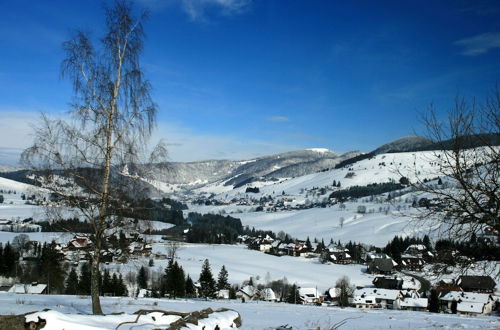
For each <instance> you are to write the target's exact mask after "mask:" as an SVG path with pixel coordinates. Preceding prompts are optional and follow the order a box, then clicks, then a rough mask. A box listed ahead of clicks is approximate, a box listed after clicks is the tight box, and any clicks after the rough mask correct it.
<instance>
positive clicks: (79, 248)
mask: <svg viewBox="0 0 500 330" xmlns="http://www.w3.org/2000/svg"><path fill="white" fill-rule="evenodd" d="M125 239H126V240H127V241H128V242H127V245H126V248H125V249H123V250H122V249H120V248H117V247H112V246H111V245H110V244H107V245H108V246H107V247H106V248H104V249H102V251H101V255H102V257H101V260H102V261H103V262H119V263H120V262H121V263H125V262H127V260H128V259H130V258H131V259H134V258H139V257H141V256H142V257H151V256H153V254H152V250H153V247H152V245H151V244H149V243H146V242H145V241H144V239H143V237H142V235H140V234H136V233H126V234H125ZM38 245H40V243H39V242H37V241H30V242H28V248H26V249H24V250H23V251H22V255H21V256H20V257H21V258H22V261H23V262H30V261H32V260H35V259H36V258H37V257H36V251H37V246H38ZM55 248H56V249H57V250H58V251H59V252H60V253H61V254H62V255H63V256H64V259H65V260H66V261H67V262H72V263H78V262H80V261H85V260H90V257H91V254H92V253H93V250H92V249H93V244H92V241H91V240H90V238H89V237H87V236H80V235H75V236H74V237H73V238H72V239H70V240H69V241H68V242H67V243H66V244H61V243H58V244H56V246H55ZM155 257H156V256H155ZM165 258H166V256H165Z"/></svg>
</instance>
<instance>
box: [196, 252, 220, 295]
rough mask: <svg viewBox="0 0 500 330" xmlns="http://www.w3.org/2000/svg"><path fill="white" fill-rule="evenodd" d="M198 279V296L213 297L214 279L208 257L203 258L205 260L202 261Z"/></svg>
mask: <svg viewBox="0 0 500 330" xmlns="http://www.w3.org/2000/svg"><path fill="white" fill-rule="evenodd" d="M198 281H199V282H200V296H201V297H203V298H215V291H216V289H215V280H214V277H213V275H212V271H211V269H210V264H209V262H208V259H205V262H203V266H202V268H201V273H200V279H199V280H198Z"/></svg>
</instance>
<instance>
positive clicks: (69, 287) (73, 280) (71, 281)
mask: <svg viewBox="0 0 500 330" xmlns="http://www.w3.org/2000/svg"><path fill="white" fill-rule="evenodd" d="M64 293H65V294H72V295H76V294H78V274H77V273H76V270H75V269H74V268H73V269H71V271H70V272H69V274H68V278H66V283H65V285H64Z"/></svg>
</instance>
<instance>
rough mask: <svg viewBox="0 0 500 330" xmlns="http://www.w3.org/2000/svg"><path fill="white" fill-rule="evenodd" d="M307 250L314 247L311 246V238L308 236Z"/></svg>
mask: <svg viewBox="0 0 500 330" xmlns="http://www.w3.org/2000/svg"><path fill="white" fill-rule="evenodd" d="M306 248H307V251H311V250H312V245H311V241H310V240H309V236H307V239H306Z"/></svg>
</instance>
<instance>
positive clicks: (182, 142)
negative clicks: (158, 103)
mask: <svg viewBox="0 0 500 330" xmlns="http://www.w3.org/2000/svg"><path fill="white" fill-rule="evenodd" d="M162 138H163V139H165V141H166V143H167V147H168V153H169V159H170V161H174V162H184V161H196V160H206V159H232V160H242V159H251V158H255V157H258V156H263V155H269V154H274V153H278V152H285V151H290V150H296V149H300V148H299V147H298V146H295V145H288V144H279V143H273V142H269V141H264V140H259V139H245V138H242V137H240V136H231V135H210V134H199V133H196V132H194V131H192V130H191V129H189V128H185V127H181V126H179V125H176V124H170V123H160V124H159V125H158V129H157V130H156V132H155V135H154V137H153V139H152V142H157V141H159V140H160V139H162Z"/></svg>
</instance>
